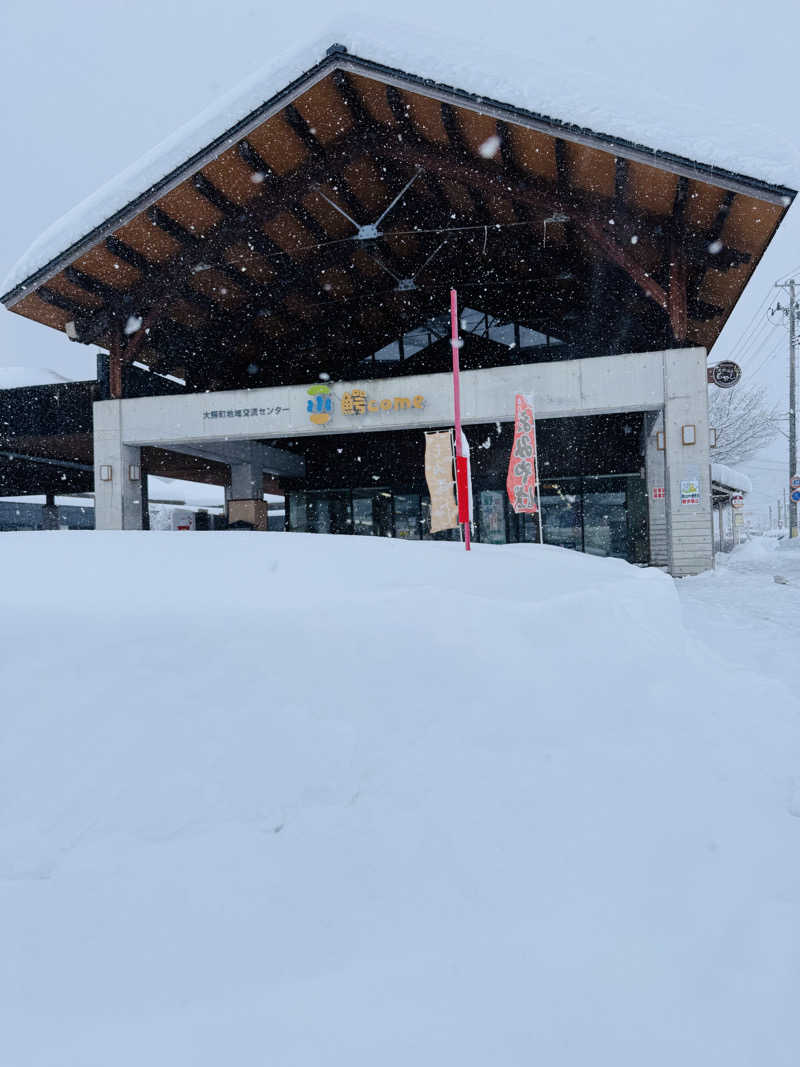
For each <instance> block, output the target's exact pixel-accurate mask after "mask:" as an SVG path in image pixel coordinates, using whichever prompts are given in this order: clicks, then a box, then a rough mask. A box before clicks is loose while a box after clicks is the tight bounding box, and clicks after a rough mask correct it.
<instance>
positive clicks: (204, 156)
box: [0, 44, 797, 308]
mask: <svg viewBox="0 0 800 1067" xmlns="http://www.w3.org/2000/svg"><path fill="white" fill-rule="evenodd" d="M336 68H339V69H342V70H350V71H352V72H354V73H365V74H368V75H369V74H372V75H377V76H378V77H380V79H381V80H382V81H386V82H388V83H390V84H392V83H394V84H400V85H407V86H409V87H412V88H416V89H424V90H425V91H426V92H428V93H429V94H430V93H434V94H435V95H436V96H437V97H439V98H444V99H445V100H453V101H455V102H456V103H458V102H461V103H468V104H469V105H470V106H471V107H476V106H478V107H480V109H481V110H482V111H484V112H487V113H492V114H495V115H496V116H497V117H498V118H508V119H509V120H511V121H516V122H517V123H519V122H520V120H523V124H524V125H528V126H531V127H532V128H536V129H540V130H542V131H543V132H550V133H556V134H558V135H559V136H563V137H565V138H566V139H568V140H572V141H578V142H582V143H585V144H590V145H593V146H596V147H598V148H600V149H604V150H608V149H613V150H614V151H615V153H616V154H617V155H621V156H625V157H626V158H630V159H634V160H639V161H641V162H644V163H648V164H649V165H651V166H652V165H654V164H655V165H658V164H661V165H662V166H663V167H664V168H665V169H669V170H671V171H674V172H677V173H681V174H685V175H686V176H688V177H696V178H703V177H704V178H707V179H713V180H714V182H715V184H717V185H721V186H723V187H728V188H732V189H733V191H735V192H745V193H751V194H753V195H756V196H760V197H761V198H762V199H768V200H769V201H771V202H772V203H783V204H784V206H785V207H787V208H788V207H789V205H790V204H791V203H792V201H793V200H794V198H795V197H796V196H797V190H796V189H791V188H789V187H788V186H784V185H776V184H774V183H772V182H767V181H764V180H763V179H760V178H752V177H749V176H747V175H745V174H740V173H737V172H735V171H730V170H728V169H726V168H725V167H719V166H716V165H714V164H708V163H700V162H697V161H696V160H692V159H689V158H688V157H686V156H681V155H678V154H677V153H674V152H668V151H662V150H659V149H653V148H648V147H647V146H646V145H642V144H639V143H637V142H635V141H630V140H628V139H626V138H620V137H614V136H613V135H612V134H606V133H602V132H597V131H594V130H591V129H589V128H588V127H584V126H579V125H577V124H575V123H570V122H566V121H564V120H562V119H556V118H552V117H551V116H548V115H541V114H538V113H536V112H534V111H529V110H528V109H526V108H521V107H517V106H516V105H514V104H508V103H504V102H503V101H499V100H494V99H492V98H490V97H486V96H481V95H479V94H477V93H470V92H468V91H467V90H465V89H458V88H456V87H454V86H451V85H447V84H444V83H442V82H437V81H436V80H435V79H433V78H423V77H421V76H420V75H417V74H409V73H408V72H407V71H404V70H401V69H400V68H397V67H389V66H386V65H385V64H383V63H378V62H377V61H375V60H371V59H365V58H363V57H361V56H356V55H352V54H351V53H349V52H348V51H347V50H346V48H345V47H344V46H343V45H339V44H333V45H331V47H330V48H329V49H328V50H327V52H326V54H325V56H323V58H322V59H321V60H320V61H319V62H318V63H316V64H315V65H314V66H313V67H310V68H309V69H308V70H306V71H305V72H304V73H302V74H300V75H298V77H297V78H295V79H293V80H292V81H291V82H290V83H289V84H288V85H287V86H285V87H284V88H283V89H281V90H280V91H279V92H277V93H275V94H273V96H271V97H270V98H269V99H268V100H266V101H264V103H262V104H260V105H259V106H258V107H257V108H254V109H252V110H251V111H249V112H248V113H247V114H246V115H245V116H243V118H241V119H239V120H238V121H237V122H236V123H234V125H233V126H230V127H229V128H228V129H226V130H225V131H223V132H222V133H221V134H220V135H219V136H217V137H215V138H214V139H213V140H212V141H210V142H209V144H207V145H206V146H205V147H203V148H202V149H199V150H198V151H197V152H195V153H193V154H192V155H191V156H190V157H189V158H188V159H186V160H185V161H184V162H183V163H181V164H180V165H179V166H177V167H174V168H173V169H172V170H171V171H170V172H169V173H167V174H165V175H164V177H163V178H161V179H160V180H159V181H157V182H154V183H153V184H152V185H150V186H148V188H147V189H145V190H144V191H143V192H142V193H140V194H139V195H138V196H136V197H134V198H133V199H132V200H130V201H128V203H127V204H125V205H124V206H123V207H121V208H120V209H119V210H118V211H115V212H114V213H113V214H112V215H110V216H109V217H108V218H107V219H105V220H104V221H103V222H101V223H98V225H97V226H94V227H93V228H92V229H91V230H89V231H88V232H87V233H86V234H84V235H83V236H82V237H80V238H79V239H78V240H76V241H73V243H72V244H71V245H69V246H68V247H67V248H65V249H64V250H63V251H62V252H60V253H58V255H56V256H54V257H53V258H52V259H50V260H49V261H48V262H47V263H45V264H44V265H43V266H41V267H40V268H38V269H37V270H36V271H34V272H33V273H32V274H30V275H29V276H28V277H27V278H25V279H24V280H23V281H21V282H19V283H18V284H17V285H16V286H14V287H13V288H12V289H9V290H8V292H6V293H4V294H2V295H0V303H2V304H4V305H5V306H6V307H8V308H10V307H13V305H14V304H16V303H17V302H18V301H19V300H21V299H22V298H23V297H25V296H26V295H28V291H29V290H31V289H33V288H35V287H37V286H38V285H39V284H41V283H42V282H44V281H46V280H47V279H48V278H51V277H52V276H53V275H54V274H57V273H58V271H59V270H61V268H62V267H63V266H65V265H67V264H68V263H69V262H71V261H72V260H73V259H74V258H75V257H76V255H77V254H79V253H80V252H81V251H82V250H83V249H85V248H88V247H91V246H92V245H94V243H95V242H96V241H97V240H98V239H99V238H101V237H103V236H107V235H108V234H109V233H111V232H113V231H114V230H115V229H117V228H118V227H119V226H121V225H124V223H125V222H127V221H130V219H131V218H133V217H134V216H135V215H137V214H139V212H140V211H142V210H144V209H145V208H146V207H148V206H149V205H150V204H151V203H152V202H153V201H155V200H156V199H157V198H158V197H159V196H161V195H163V194H164V193H165V192H168V191H169V190H170V188H174V187H175V186H176V185H178V184H180V182H181V181H183V180H184V178H186V177H187V176H189V175H190V174H191V173H192V171H193V170H197V169H199V168H200V167H201V166H203V165H204V164H205V162H207V161H208V159H210V158H213V157H214V155H216V154H217V152H218V150H220V149H223V148H224V147H225V146H226V145H228V144H230V143H232V142H233V141H235V140H237V139H239V138H241V137H243V136H246V135H247V132H248V131H249V130H251V129H253V128H254V127H255V126H256V125H259V124H260V122H261V121H263V120H264V117H265V116H266V115H267V114H268V113H269V112H270V111H273V112H274V111H275V110H276V109H277V107H278V106H282V105H284V103H285V102H286V101H287V100H290V99H292V98H294V97H295V96H297V94H298V93H299V92H300V91H301V90H302V89H304V88H306V87H307V86H309V85H310V84H313V83H314V82H316V81H318V80H320V79H321V78H322V77H324V76H325V75H326V74H327V73H329V71H331V70H334V69H336Z"/></svg>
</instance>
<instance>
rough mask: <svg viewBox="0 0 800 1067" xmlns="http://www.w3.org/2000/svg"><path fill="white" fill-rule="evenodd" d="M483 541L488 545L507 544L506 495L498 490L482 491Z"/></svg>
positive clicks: (481, 524)
mask: <svg viewBox="0 0 800 1067" xmlns="http://www.w3.org/2000/svg"><path fill="white" fill-rule="evenodd" d="M479 507H480V513H479V516H478V522H479V524H480V534H481V541H482V542H483V543H484V544H487V545H504V544H505V543H506V540H507V537H506V495H505V493H504V492H502V490H498V489H481V492H480V499H479Z"/></svg>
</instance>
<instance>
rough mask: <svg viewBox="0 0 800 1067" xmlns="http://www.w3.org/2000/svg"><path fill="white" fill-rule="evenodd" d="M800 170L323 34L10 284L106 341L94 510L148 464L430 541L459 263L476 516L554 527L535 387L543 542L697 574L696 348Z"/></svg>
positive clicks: (520, 534)
mask: <svg viewBox="0 0 800 1067" xmlns="http://www.w3.org/2000/svg"><path fill="white" fill-rule="evenodd" d="M132 190H133V191H134V195H131V191H132ZM794 195H795V192H794V190H791V189H788V188H785V187H783V186H779V185H775V184H772V183H770V182H768V181H764V180H761V179H759V178H757V177H750V176H746V175H743V174H740V173H735V172H733V171H729V170H724V169H722V168H720V167H719V166H712V165H705V164H703V163H702V162H699V161H697V160H694V159H691V158H687V157H682V156H679V155H675V154H673V153H670V152H667V151H660V150H658V149H657V148H650V147H646V146H644V145H642V144H639V143H634V142H632V141H630V140H626V139H624V138H617V137H614V136H613V135H611V134H609V133H600V132H596V131H592V130H589V129H586V128H582V127H576V126H574V125H571V124H570V123H569V122H567V121H562V120H559V119H557V118H552V117H549V116H545V115H542V114H537V113H535V112H533V111H531V110H528V109H525V108H522V107H519V106H516V105H515V104H514V102H513V101H506V102H504V101H500V100H493V99H489V98H487V97H486V96H483V95H481V96H477V95H475V94H473V93H471V92H469V90H468V88H464V89H461V88H455V87H453V86H451V85H445V84H440V83H438V82H436V81H434V80H431V79H430V78H422V77H419V76H417V75H415V74H413V73H411V72H408V71H405V70H399V69H397V68H396V67H393V66H388V65H385V64H382V63H380V62H377V61H376V60H374V59H370V58H368V57H363V56H356V55H353V54H352V53H351V52H349V51H348V50H347V49H346V48H345V47H343V46H341V45H332V46H331V48H330V49H328V52H327V53H326V54H325V55H324V56H323V57H321V58H320V59H319V61H318V62H317V63H315V64H314V65H313V66H311V67H309V68H308V69H306V70H304V71H303V72H301V73H299V74H298V76H297V77H295V78H294V79H293V80H292V81H291V82H290V83H289V84H286V85H283V86H276V85H274V84H272V85H271V86H270V89H269V92H264V93H261V95H259V87H258V85H257V84H256V83H250V84H249V85H248V87H247V88H246V89H245V90H243V92H242V95H241V98H240V99H239V100H238V103H237V101H236V100H235V99H233V98H228V99H227V100H226V102H225V106H224V107H222V108H220V110H219V112H218V113H216V114H211V115H208V114H207V115H206V116H204V117H203V119H202V121H199V122H198V123H195V124H192V125H190V127H188V128H187V129H186V130H185V131H182V132H181V133H179V134H178V135H176V137H175V138H174V139H173V140H172V141H171V142H170V143H169V144H167V145H165V146H163V152H162V153H161V154H160V155H159V153H154V154H151V155H150V156H149V157H148V158H147V159H146V160H145V161H144V162H143V163H142V164H140V165H139V166H138V167H134V168H132V169H131V170H130V171H128V172H127V173H126V174H125V175H124V180H121V181H120V182H119V183H118V184H117V185H114V184H113V183H112V185H111V186H110V187H107V188H106V189H105V190H104V191H103V195H102V196H98V197H95V198H93V199H92V200H91V201H90V202H88V204H87V205H85V206H84V207H82V208H79V209H76V212H74V213H73V214H72V215H71V216H70V217H69V218H68V219H67V220H65V222H64V223H63V224H62V225H61V226H60V227H59V226H57V227H55V228H54V229H51V230H50V231H49V232H48V234H47V235H46V237H45V238H44V239H43V240H42V241H40V242H38V243H37V244H36V245H35V246H34V247H33V248H32V249H31V250H30V252H29V253H28V254H27V255H26V257H25V258H24V259H23V261H22V262H21V264H20V265H19V267H18V269H17V270H16V271H15V273H14V275H13V276H12V278H11V279H10V281H9V284H8V285H7V287H6V292H5V293H4V294H3V296H2V300H3V303H4V304H5V305H6V306H7V307H8V308H9V309H10V310H11V311H13V312H14V313H16V314H21V315H25V316H27V317H28V318H31V319H34V320H36V321H38V322H41V323H42V324H43V325H44V326H48V327H50V328H52V329H57V330H61V331H63V332H64V333H65V335H66V337H67V338H69V339H70V340H71V341H73V342H76V343H84V344H91V345H96V346H98V347H99V348H100V349H101V350H102V353H103V355H102V357H101V374H100V375H99V380H98V384H97V389H98V394H97V398H96V399H95V400H94V403H93V417H92V426H91V445H92V447H91V464H92V470H93V474H92V480H93V485H94V492H95V501H96V521H97V526H98V527H99V528H103V529H140V528H142V527H145V526H146V525H147V522H148V509H147V499H146V497H147V494H146V475H147V474H148V473H152V474H165V475H167V476H170V477H180V478H190V479H192V478H193V479H197V480H201V481H208V482H216V483H217V484H224V485H225V486H226V497H227V501H228V503H227V508H228V518H229V520H230V521H231V522H233V523H235V522H249V523H251V524H252V525H254V526H256V527H259V526H261V527H262V528H266V515H265V510H264V503H263V497H264V493H265V492H269V493H277V494H279V495H281V496H283V497H284V498H285V501H286V526H287V528H288V529H289V530H300V531H307V532H320V533H323V532H324V533H348V534H356V535H358V534H361V535H383V536H394V537H403V538H409V539H415V538H423V537H428V536H431V534H430V522H429V513H430V509H429V501H428V497H427V490H426V487H425V481H424V473H423V453H424V433H425V431H427V430H432V429H436V428H442V427H448V426H451V425H452V381H451V376H450V373H449V368H450V353H449V341H448V332H449V327H448V318H447V316H448V307H449V291H450V288H451V287H455V288H456V289H457V290H458V293H459V298H460V307H461V335H462V339H463V340H462V348H461V366H462V370H463V382H462V411H463V422H464V427H465V432H466V435H467V438H468V441H469V445H470V451H471V463H472V477H473V492H474V500H475V531H474V532H475V536H476V538H477V539H478V540H479V541H483V542H488V543H493V544H502V543H506V542H510V541H536V540H538V538H539V526H538V522H534V521H532V519H531V517H530V516H523V515H517V514H515V513H514V512H513V511H512V510H511V508H510V506H509V503H508V500H507V497H506V493H505V479H506V469H507V465H508V456H509V452H510V446H511V434H512V425H511V423H512V419H513V413H514V398H515V395H516V394H517V393H525V394H529V395H532V396H533V397H534V398H535V404H536V408H537V412H536V414H537V437H538V454H539V470H540V481H541V507H542V535H543V539H544V541H545V542H546V543H549V544H555V545H562V546H564V547H568V548H573V549H577V550H579V551H584V552H590V553H594V554H599V555H611V556H618V557H621V558H625V559H628V560H630V561H632V562H635V563H641V564H653V565H656V566H663V567H666V568H668V569H669V570H670V572H671V573H673V574H675V575H684V574H692V573H696V572H697V571H700V570H703V569H705V568H707V567H708V566H710V565H711V562H712V556H713V531H712V505H713V497H712V477H711V464H710V460H711V456H710V451H709V427H708V413H707V401H706V388H707V387H706V381H707V357H708V353H709V351H710V350H711V348H712V347H713V345H714V342H715V340H716V339H717V337H718V335H719V333H720V331H721V329H722V327H723V325H724V323H725V321H726V319H727V317H728V315H729V314H730V312H731V310H732V309H733V307H734V305H735V304H736V301H737V300H738V298H739V296H740V295H741V292H742V290H743V289H744V287H745V285H746V284H747V281H748V279H749V278H750V275H751V274H752V272H753V270H754V269H755V267H756V265H757V263H758V261H759V259H760V258H761V256H762V254H763V252H764V250H765V248H766V247H767V245H768V243H769V241H770V240H771V238H772V236H773V234H774V233H775V230H776V228H777V227H778V225H779V224H780V222H781V219H782V218H783V216H784V214H785V212H786V210H787V209H788V206H789V205H790V203H791V201H792V199H793V197H794ZM76 454H77V453H76Z"/></svg>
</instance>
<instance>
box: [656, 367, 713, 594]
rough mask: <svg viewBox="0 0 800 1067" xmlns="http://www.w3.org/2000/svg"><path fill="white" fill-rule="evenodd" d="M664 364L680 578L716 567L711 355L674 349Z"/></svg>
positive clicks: (674, 552) (671, 512)
mask: <svg viewBox="0 0 800 1067" xmlns="http://www.w3.org/2000/svg"><path fill="white" fill-rule="evenodd" d="M663 360H664V440H665V445H666V449H665V463H666V474H667V477H666V488H667V493H666V502H667V553H668V566H669V570H670V573H671V574H673V575H674V576H675V577H676V578H680V577H683V576H685V575H688V574H699V573H700V572H701V571H705V570H709V569H710V568H711V567H712V566H713V564H714V544H713V539H712V535H711V530H712V526H711V510H712V501H711V454H710V450H709V446H708V387H707V384H706V353H705V350H704V349H701V348H693V349H682V350H673V351H667V352H665V353H664V354H663ZM693 488H697V490H698V492H697V493H692V492H691V490H692V489H693Z"/></svg>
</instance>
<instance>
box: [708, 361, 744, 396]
mask: <svg viewBox="0 0 800 1067" xmlns="http://www.w3.org/2000/svg"><path fill="white" fill-rule="evenodd" d="M741 377H742V368H741V367H740V366H739V364H738V363H734V362H733V360H732V359H723V361H722V362H721V363H717V365H716V366H715V367H709V368H708V373H707V378H708V384H709V385H716V386H718V387H719V388H720V389H732V388H733V386H734V385H736V384H737V382H738V381H739V380H740V379H741Z"/></svg>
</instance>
